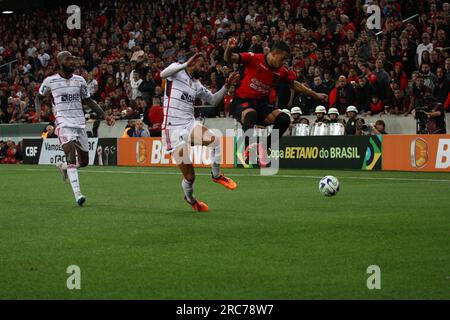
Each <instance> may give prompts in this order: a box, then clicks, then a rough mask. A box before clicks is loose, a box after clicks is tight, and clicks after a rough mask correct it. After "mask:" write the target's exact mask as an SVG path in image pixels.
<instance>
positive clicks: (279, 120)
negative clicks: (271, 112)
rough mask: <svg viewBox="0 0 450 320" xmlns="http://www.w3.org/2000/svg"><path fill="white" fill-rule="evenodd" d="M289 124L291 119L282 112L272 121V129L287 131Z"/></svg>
mask: <svg viewBox="0 0 450 320" xmlns="http://www.w3.org/2000/svg"><path fill="white" fill-rule="evenodd" d="M290 124H291V118H290V117H289V116H288V115H287V114H286V113H284V112H281V113H280V114H279V115H278V116H277V117H276V118H275V121H274V127H275V128H278V129H287V128H289V125H290Z"/></svg>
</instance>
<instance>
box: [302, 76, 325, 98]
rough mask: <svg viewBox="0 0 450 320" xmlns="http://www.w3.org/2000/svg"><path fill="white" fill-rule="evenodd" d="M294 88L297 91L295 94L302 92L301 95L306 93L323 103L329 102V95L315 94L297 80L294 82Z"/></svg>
mask: <svg viewBox="0 0 450 320" xmlns="http://www.w3.org/2000/svg"><path fill="white" fill-rule="evenodd" d="M293 88H294V90H295V92H300V93H304V94H307V95H309V96H311V97H313V98H316V99H317V100H323V101H327V100H328V95H326V94H325V93H318V92H315V91H314V90H312V89H310V88H308V87H307V86H305V85H303V84H301V83H300V82H298V81H297V80H295V81H294V82H293Z"/></svg>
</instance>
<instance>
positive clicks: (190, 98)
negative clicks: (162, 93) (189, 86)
mask: <svg viewBox="0 0 450 320" xmlns="http://www.w3.org/2000/svg"><path fill="white" fill-rule="evenodd" d="M180 99H181V100H183V101H186V102H187V103H194V101H195V97H193V96H191V95H190V94H189V93H187V92H186V91H183V93H182V94H181V98H180Z"/></svg>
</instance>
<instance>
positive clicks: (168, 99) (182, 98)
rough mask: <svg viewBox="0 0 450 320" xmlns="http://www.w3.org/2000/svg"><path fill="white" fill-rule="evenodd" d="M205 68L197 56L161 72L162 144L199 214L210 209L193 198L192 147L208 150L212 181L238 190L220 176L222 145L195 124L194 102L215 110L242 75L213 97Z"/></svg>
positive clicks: (234, 75)
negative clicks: (201, 78)
mask: <svg viewBox="0 0 450 320" xmlns="http://www.w3.org/2000/svg"><path fill="white" fill-rule="evenodd" d="M204 68H205V58H204V56H203V55H201V54H199V53H197V54H195V55H194V56H193V57H191V58H190V59H189V60H188V61H187V62H185V63H172V64H171V65H169V66H168V67H167V68H166V69H164V70H163V71H161V78H162V79H165V80H166V85H165V92H164V104H163V108H164V120H163V125H162V129H163V130H162V141H163V145H164V147H165V148H166V150H167V151H169V153H171V154H172V156H173V157H174V160H175V162H176V164H177V165H178V167H179V168H180V170H181V173H182V174H183V180H182V182H181V186H182V188H183V191H184V195H185V197H184V199H185V200H186V202H187V203H189V204H190V205H191V206H192V208H193V209H194V210H196V211H208V210H209V208H208V206H207V205H206V204H205V203H203V202H201V201H198V200H197V199H196V198H195V197H194V180H195V172H194V167H193V165H192V163H191V162H190V160H189V146H190V145H203V146H209V147H210V152H211V153H210V159H211V171H212V172H211V175H212V180H213V181H214V182H217V183H220V184H222V185H223V186H225V187H226V188H228V189H230V190H234V189H235V188H236V187H237V184H236V183H235V182H234V181H233V180H231V179H230V178H227V177H225V175H224V174H223V173H221V172H220V161H221V155H222V152H221V146H220V141H219V139H218V138H217V137H216V136H215V135H214V133H213V132H211V131H210V130H208V128H206V127H205V126H203V125H201V124H200V123H198V122H196V121H195V117H194V101H195V99H196V98H199V99H201V100H203V101H205V102H207V103H209V104H211V105H212V106H215V105H217V104H218V103H219V102H220V101H221V100H222V99H223V97H224V96H225V94H226V92H227V89H228V88H229V87H230V86H231V85H232V84H233V83H234V81H236V80H237V78H238V76H239V75H238V74H237V73H232V74H231V75H230V77H229V78H228V79H227V80H226V84H225V85H224V86H223V87H222V88H221V89H220V90H219V91H217V92H216V93H214V94H212V93H211V92H210V91H209V90H208V89H206V88H205V87H204V86H203V85H202V84H201V83H200V81H199V80H198V78H199V76H200V75H201V74H202V73H203V71H204Z"/></svg>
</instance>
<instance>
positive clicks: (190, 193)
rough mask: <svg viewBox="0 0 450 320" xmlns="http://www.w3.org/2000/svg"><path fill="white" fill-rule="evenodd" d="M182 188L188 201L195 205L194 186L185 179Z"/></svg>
mask: <svg viewBox="0 0 450 320" xmlns="http://www.w3.org/2000/svg"><path fill="white" fill-rule="evenodd" d="M181 187H182V188H183V191H184V195H185V196H186V199H187V201H189V202H190V203H193V202H194V201H195V198H194V184H193V183H192V182H189V181H187V180H186V179H183V181H181Z"/></svg>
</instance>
